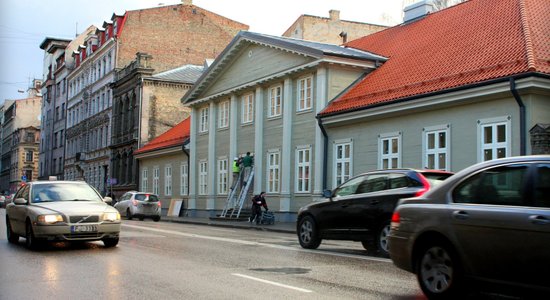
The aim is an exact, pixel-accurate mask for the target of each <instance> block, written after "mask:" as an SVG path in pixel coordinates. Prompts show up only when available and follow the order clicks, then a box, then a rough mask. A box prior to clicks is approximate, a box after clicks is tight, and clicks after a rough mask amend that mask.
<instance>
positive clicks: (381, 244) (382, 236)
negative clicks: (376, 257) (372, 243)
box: [376, 221, 391, 257]
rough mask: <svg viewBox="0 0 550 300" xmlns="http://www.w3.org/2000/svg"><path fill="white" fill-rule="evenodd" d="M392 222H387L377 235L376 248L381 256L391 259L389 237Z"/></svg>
mask: <svg viewBox="0 0 550 300" xmlns="http://www.w3.org/2000/svg"><path fill="white" fill-rule="evenodd" d="M390 228H391V226H390V221H386V222H385V223H384V225H383V226H382V228H380V230H378V234H377V235H376V248H377V250H378V253H379V254H380V256H383V257H390V253H389V249H388V235H389V234H390Z"/></svg>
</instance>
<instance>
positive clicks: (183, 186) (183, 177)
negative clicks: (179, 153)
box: [180, 163, 189, 196]
mask: <svg viewBox="0 0 550 300" xmlns="http://www.w3.org/2000/svg"><path fill="white" fill-rule="evenodd" d="M188 178H189V166H188V165H187V163H182V164H181V166H180V195H182V196H184V195H187V194H189V186H188V185H187V183H188V182H189V181H188Z"/></svg>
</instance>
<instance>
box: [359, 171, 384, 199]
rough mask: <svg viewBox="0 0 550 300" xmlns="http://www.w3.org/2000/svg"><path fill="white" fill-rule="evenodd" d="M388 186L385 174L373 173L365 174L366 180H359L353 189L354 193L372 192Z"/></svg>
mask: <svg viewBox="0 0 550 300" xmlns="http://www.w3.org/2000/svg"><path fill="white" fill-rule="evenodd" d="M387 188H388V175H387V174H373V175H369V176H367V180H365V181H363V182H361V184H360V185H359V186H358V187H357V190H356V191H355V193H356V194H363V193H373V192H379V191H383V190H385V189H387Z"/></svg>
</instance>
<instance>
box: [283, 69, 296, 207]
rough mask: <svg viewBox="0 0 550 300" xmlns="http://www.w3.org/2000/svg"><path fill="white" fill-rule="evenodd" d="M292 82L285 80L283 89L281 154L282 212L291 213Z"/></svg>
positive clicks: (288, 79)
mask: <svg viewBox="0 0 550 300" xmlns="http://www.w3.org/2000/svg"><path fill="white" fill-rule="evenodd" d="M292 95H293V93H292V80H291V79H290V78H285V83H284V87H283V145H282V149H281V150H282V153H281V200H280V207H279V210H280V211H290V182H291V180H292V175H291V174H292V167H291V163H290V162H291V161H292V155H293V151H292V115H293V113H294V98H293V97H292Z"/></svg>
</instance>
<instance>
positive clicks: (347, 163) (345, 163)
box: [332, 139, 353, 187]
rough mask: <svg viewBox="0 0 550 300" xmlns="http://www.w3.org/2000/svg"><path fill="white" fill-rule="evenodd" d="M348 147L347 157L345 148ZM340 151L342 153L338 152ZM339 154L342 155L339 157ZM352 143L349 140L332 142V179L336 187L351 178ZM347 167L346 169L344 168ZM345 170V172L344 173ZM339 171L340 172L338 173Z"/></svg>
mask: <svg viewBox="0 0 550 300" xmlns="http://www.w3.org/2000/svg"><path fill="white" fill-rule="evenodd" d="M346 147H349V151H348V152H349V156H345V153H346V151H345V148H346ZM340 149H342V151H340ZM340 153H342V154H343V155H342V156H340ZM352 162H353V141H352V140H351V139H347V140H338V141H334V176H333V177H334V179H333V182H332V183H333V186H334V187H337V186H339V185H340V184H342V183H344V182H346V181H347V180H348V179H350V178H351V176H352V174H353V163H352ZM346 167H347V168H346ZM346 169H347V172H346ZM338 170H340V172H339V171H338Z"/></svg>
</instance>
